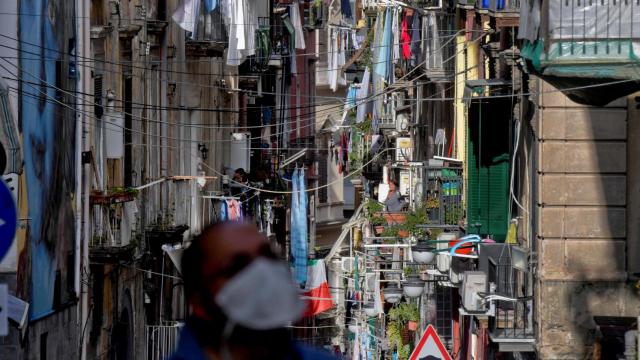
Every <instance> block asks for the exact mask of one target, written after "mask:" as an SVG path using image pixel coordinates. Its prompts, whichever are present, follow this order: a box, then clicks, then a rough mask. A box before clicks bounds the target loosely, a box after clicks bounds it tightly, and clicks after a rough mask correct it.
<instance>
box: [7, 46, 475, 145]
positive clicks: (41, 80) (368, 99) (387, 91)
mask: <svg viewBox="0 0 640 360" xmlns="http://www.w3.org/2000/svg"><path fill="white" fill-rule="evenodd" d="M0 36H1V35H0ZM479 39H481V37H478V38H477V39H475V40H473V41H471V42H469V43H467V45H466V46H469V44H470V43H472V42H474V41H477V40H479ZM444 46H446V44H443V45H442V47H441V48H440V49H442V48H444ZM466 46H465V48H466ZM463 50H464V49H462V50H460V51H463ZM460 51H459V52H460ZM459 52H458V53H459ZM456 55H457V53H456V54H454V55H453V56H451V57H450V58H449V59H446V60H444V61H443V63H444V62H447V61H450V60H451V59H453V58H455V56H456ZM4 60H5V62H7V63H9V64H10V65H12V66H14V67H16V68H17V69H18V70H20V69H19V68H18V67H17V65H15V64H13V63H11V62H9V61H8V60H6V59H4ZM426 61H427V60H425V61H423V62H422V63H421V64H418V65H417V66H416V67H414V68H413V69H412V70H411V71H409V72H408V73H407V74H406V75H405V76H403V77H402V78H401V79H404V78H406V77H408V75H410V74H411V73H412V72H414V71H415V70H416V69H418V68H419V67H420V66H422V65H423V64H424V63H425V62H426ZM3 68H4V67H3ZM4 69H5V70H7V69H6V68H4ZM7 71H9V70H7ZM23 71H25V70H23ZM9 72H10V71H9ZM25 72H26V71H25ZM27 74H29V75H30V76H32V77H34V78H35V79H36V80H39V81H40V82H38V83H37V84H38V85H40V84H42V82H43V79H40V78H38V77H36V76H35V75H33V74H31V73H29V72H27ZM420 76H424V74H423V75H420ZM401 79H399V80H401ZM414 80H415V79H414ZM14 81H19V80H17V79H14ZM44 83H45V84H48V86H52V87H54V88H55V89H57V90H58V91H63V92H66V93H67V94H70V92H67V91H65V90H63V89H60V88H58V87H55V86H53V85H51V84H50V83H47V82H44ZM390 92H391V90H390V89H389V90H385V91H383V92H382V93H381V94H388V93H390ZM71 96H74V95H71ZM373 96H377V95H376V94H372V96H369V97H367V98H363V99H359V100H357V101H356V104H354V105H353V106H352V107H351V108H355V107H356V106H358V105H359V104H357V102H358V101H361V102H363V103H364V102H368V101H370V100H371V98H372V97H373ZM74 97H75V96H74ZM76 98H77V97H76ZM87 102H89V101H87ZM90 103H91V102H90ZM90 105H100V104H97V103H95V102H93V104H90ZM336 107H338V108H340V107H341V106H340V105H337V106H336ZM351 108H349V109H351ZM349 109H346V110H347V111H348V110H349ZM328 110H330V109H321V110H318V112H319V111H328ZM344 111H345V109H342V110H337V111H336V112H335V113H333V114H339V113H343V112H344ZM130 115H131V116H132V118H133V117H135V118H139V119H142V120H146V121H148V122H160V123H162V121H158V120H153V119H149V118H143V117H140V116H135V115H133V114H130ZM309 115H311V114H309ZM314 115H315V116H314V117H312V118H309V119H307V120H308V121H310V122H313V123H310V124H308V125H307V126H297V127H296V129H302V128H306V127H309V126H312V125H314V124H315V121H316V120H317V113H316V114H314ZM326 115H330V114H326ZM176 125H179V126H184V125H183V124H176ZM270 126H272V125H258V126H252V127H240V126H238V127H220V126H217V127H215V126H206V127H204V126H195V125H194V127H199V128H207V129H219V128H246V129H248V128H262V127H270ZM292 130H293V129H292ZM292 130H287V131H284V132H282V133H278V134H272V136H277V135H282V134H286V133H290V131H292ZM257 138H262V137H261V136H260V137H253V138H251V139H252V140H253V139H257ZM220 141H233V140H220Z"/></svg>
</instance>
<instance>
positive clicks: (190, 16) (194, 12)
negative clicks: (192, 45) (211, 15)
mask: <svg viewBox="0 0 640 360" xmlns="http://www.w3.org/2000/svg"><path fill="white" fill-rule="evenodd" d="M199 15H200V0H185V1H184V4H182V6H178V8H177V9H176V11H175V12H174V13H173V15H172V16H171V18H172V19H173V21H175V22H176V23H177V24H178V26H180V27H181V28H183V29H184V30H185V31H188V32H190V33H191V38H192V39H195V37H196V27H197V24H198V16H199Z"/></svg>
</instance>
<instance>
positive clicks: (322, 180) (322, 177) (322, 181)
mask: <svg viewBox="0 0 640 360" xmlns="http://www.w3.org/2000/svg"><path fill="white" fill-rule="evenodd" d="M328 155H329V154H327V153H324V154H320V156H319V157H318V158H319V159H318V177H319V179H318V183H319V185H320V186H321V188H320V189H318V202H319V203H320V204H325V203H327V201H328V200H329V199H328V198H329V191H328V189H327V187H326V185H327V182H328V178H329V176H328V174H327V157H328Z"/></svg>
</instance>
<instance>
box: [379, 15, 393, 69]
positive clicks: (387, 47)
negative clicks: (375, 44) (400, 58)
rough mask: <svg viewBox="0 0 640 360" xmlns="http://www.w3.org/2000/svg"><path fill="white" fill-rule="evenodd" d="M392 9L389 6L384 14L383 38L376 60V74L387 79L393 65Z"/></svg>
mask: <svg viewBox="0 0 640 360" xmlns="http://www.w3.org/2000/svg"><path fill="white" fill-rule="evenodd" d="M392 18H393V16H392V10H391V9H390V8H387V10H386V12H385V15H384V27H383V29H382V39H381V40H380V49H379V53H378V59H377V61H376V68H375V71H376V74H378V75H380V76H381V77H382V78H383V79H385V80H387V79H388V76H389V67H390V66H391V65H390V63H391V55H392V54H391V51H392V50H391V46H392V42H393V38H392V37H393V33H392V29H391V25H392V23H393V19H392Z"/></svg>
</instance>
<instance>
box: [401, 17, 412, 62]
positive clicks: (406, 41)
mask: <svg viewBox="0 0 640 360" xmlns="http://www.w3.org/2000/svg"><path fill="white" fill-rule="evenodd" d="M412 15H413V10H406V11H405V12H404V18H403V19H402V33H401V34H400V40H401V43H402V58H403V59H404V60H409V59H411V35H409V21H411V19H412V18H413V16H412Z"/></svg>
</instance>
